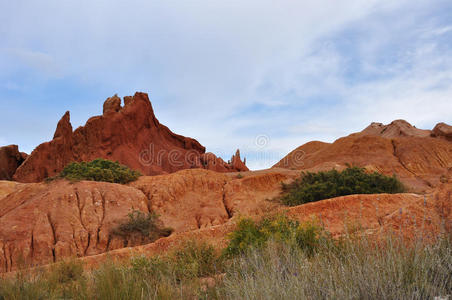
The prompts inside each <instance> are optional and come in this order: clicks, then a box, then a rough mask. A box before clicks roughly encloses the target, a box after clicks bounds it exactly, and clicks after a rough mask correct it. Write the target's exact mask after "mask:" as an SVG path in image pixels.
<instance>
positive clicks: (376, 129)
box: [361, 120, 430, 138]
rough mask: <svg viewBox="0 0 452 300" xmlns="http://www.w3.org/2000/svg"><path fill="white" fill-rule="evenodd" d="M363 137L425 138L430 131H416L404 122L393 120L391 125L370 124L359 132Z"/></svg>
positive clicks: (416, 129)
mask: <svg viewBox="0 0 452 300" xmlns="http://www.w3.org/2000/svg"><path fill="white" fill-rule="evenodd" d="M361 133H362V134H364V135H376V136H381V137H385V138H396V137H404V136H412V137H427V136H429V135H430V130H423V129H418V128H416V127H414V126H413V125H411V124H410V123H408V122H407V121H405V120H395V121H392V122H391V124H388V125H383V124H382V123H372V124H370V125H369V126H368V127H367V128H366V129H364V130H363V131H361Z"/></svg>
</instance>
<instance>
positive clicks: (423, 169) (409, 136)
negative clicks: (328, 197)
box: [273, 120, 452, 191]
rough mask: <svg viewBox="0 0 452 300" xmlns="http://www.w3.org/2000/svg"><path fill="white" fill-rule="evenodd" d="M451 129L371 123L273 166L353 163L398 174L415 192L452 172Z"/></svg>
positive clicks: (294, 153) (317, 167) (307, 147)
mask: <svg viewBox="0 0 452 300" xmlns="http://www.w3.org/2000/svg"><path fill="white" fill-rule="evenodd" d="M441 124H443V125H441ZM450 128H451V126H449V125H446V124H444V123H440V124H438V125H437V126H436V127H435V129H434V130H433V131H430V130H422V129H417V128H416V127H414V126H412V125H411V124H410V123H408V122H406V121H404V120H396V121H394V122H392V123H391V124H388V125H383V124H381V123H372V124H371V125H370V126H368V127H367V128H366V129H364V130H363V131H361V132H358V133H354V134H351V135H349V136H347V137H343V138H340V139H337V140H336V141H335V142H334V143H331V144H330V143H322V142H316V141H314V142H309V143H306V144H304V145H302V146H300V147H298V148H297V149H295V150H293V151H292V152H290V153H289V154H288V155H287V156H286V157H284V158H283V159H282V160H281V161H279V162H278V163H277V164H275V165H274V166H273V168H288V169H296V170H307V171H313V172H316V171H321V170H322V171H323V170H330V169H333V168H335V169H343V168H345V167H346V166H347V165H348V164H351V165H356V166H359V167H364V168H366V169H368V170H370V171H378V172H381V173H384V174H386V175H393V174H397V176H398V177H399V178H400V179H401V180H402V181H403V182H404V183H405V184H406V185H407V186H409V187H410V188H411V189H412V190H414V191H424V190H425V189H427V188H430V187H433V186H437V185H438V184H439V183H440V182H441V181H444V180H445V179H447V178H449V177H450V176H451V174H452V144H451V143H450V139H449V141H448V140H447V137H448V134H449V136H450V131H448V130H450ZM433 136H434V137H441V138H434V137H433Z"/></svg>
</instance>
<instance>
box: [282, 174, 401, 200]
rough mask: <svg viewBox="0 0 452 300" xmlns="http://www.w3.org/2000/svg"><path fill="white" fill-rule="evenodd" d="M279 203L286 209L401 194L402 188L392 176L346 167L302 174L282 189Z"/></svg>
mask: <svg viewBox="0 0 452 300" xmlns="http://www.w3.org/2000/svg"><path fill="white" fill-rule="evenodd" d="M282 189H283V194H282V196H281V198H280V201H281V202H282V203H283V204H285V205H289V206H295V205H300V204H304V203H308V202H315V201H319V200H323V199H329V198H334V197H339V196H346V195H352V194H380V193H389V194H394V193H402V192H404V191H405V188H404V186H403V184H402V183H401V182H400V181H399V180H398V179H397V178H396V176H395V175H394V176H392V177H390V176H385V175H383V174H380V173H377V172H373V173H367V172H366V171H365V169H363V168H358V167H348V168H347V169H345V170H343V171H337V170H331V171H325V172H318V173H311V172H303V173H302V174H301V176H300V177H299V178H297V179H296V180H295V181H293V182H292V183H290V184H283V185H282Z"/></svg>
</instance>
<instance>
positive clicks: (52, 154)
mask: <svg viewBox="0 0 452 300" xmlns="http://www.w3.org/2000/svg"><path fill="white" fill-rule="evenodd" d="M118 99H119V101H118ZM120 100H121V99H120V98H119V97H117V96H114V97H111V98H109V99H107V101H106V102H105V105H104V114H103V115H102V116H96V117H92V118H90V119H89V120H88V121H87V122H86V124H85V126H83V127H79V128H77V129H76V130H75V131H74V132H73V131H72V126H71V123H70V116H69V112H66V114H65V115H64V116H63V117H62V118H61V120H60V121H59V122H58V126H57V129H56V131H55V135H54V139H53V140H52V141H50V142H47V143H43V144H41V145H39V146H38V147H37V148H36V149H35V150H34V151H33V152H32V153H31V155H30V157H29V159H27V161H26V162H25V163H24V164H23V165H21V166H20V167H19V168H18V169H17V171H16V173H15V175H14V179H15V180H17V181H20V182H39V181H42V180H43V179H45V178H46V177H50V176H54V175H56V174H57V173H58V172H60V171H61V170H62V169H63V168H64V167H65V166H66V165H67V164H69V163H71V162H73V161H91V160H93V159H96V158H104V159H109V160H113V161H118V162H120V163H121V164H124V165H127V166H129V167H130V168H132V169H135V170H139V171H140V172H141V173H142V174H144V175H158V174H166V173H172V172H176V171H178V170H182V169H190V168H206V169H211V170H215V171H220V172H231V171H242V170H248V168H246V166H245V165H244V164H243V163H242V162H241V161H240V157H238V158H234V163H233V164H227V163H225V162H224V161H223V160H221V159H218V158H216V157H215V156H213V157H211V158H210V159H208V158H206V154H205V148H204V147H203V146H202V145H201V144H200V143H198V141H196V140H194V139H191V138H187V137H184V136H181V135H177V134H175V133H173V132H172V131H171V130H169V129H168V128H167V127H166V126H164V125H162V124H160V123H159V121H158V120H157V118H156V117H155V115H154V111H153V109H152V106H151V103H150V101H149V98H148V95H147V94H145V93H136V94H135V95H134V96H133V97H126V98H125V105H124V107H121V106H120V104H121V101H120ZM212 155H213V154H211V156H212Z"/></svg>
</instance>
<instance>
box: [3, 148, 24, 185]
mask: <svg viewBox="0 0 452 300" xmlns="http://www.w3.org/2000/svg"><path fill="white" fill-rule="evenodd" d="M26 158H27V154H25V153H23V152H19V148H18V147H17V145H9V146H5V147H0V180H11V179H12V178H13V175H14V173H15V172H16V170H17V168H18V167H19V166H20V165H21V164H22V163H23V162H24V161H25V159H26Z"/></svg>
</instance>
